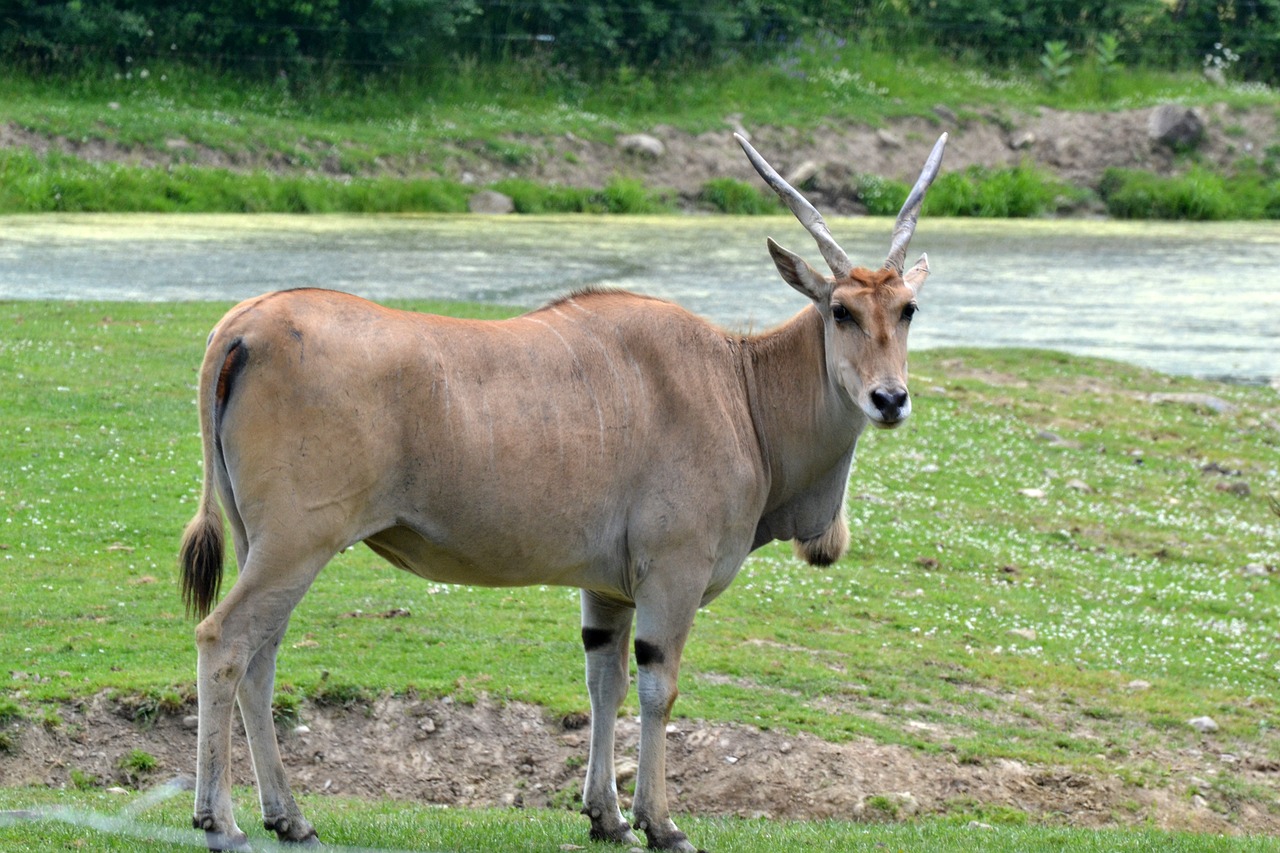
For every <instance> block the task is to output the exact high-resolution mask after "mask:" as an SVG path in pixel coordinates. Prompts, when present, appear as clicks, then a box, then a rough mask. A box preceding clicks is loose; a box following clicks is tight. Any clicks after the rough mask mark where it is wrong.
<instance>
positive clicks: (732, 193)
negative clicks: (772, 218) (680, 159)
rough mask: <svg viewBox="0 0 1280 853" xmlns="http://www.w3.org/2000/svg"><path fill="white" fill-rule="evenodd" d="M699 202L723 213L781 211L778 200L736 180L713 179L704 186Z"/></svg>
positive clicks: (699, 195)
mask: <svg viewBox="0 0 1280 853" xmlns="http://www.w3.org/2000/svg"><path fill="white" fill-rule="evenodd" d="M698 201H700V202H702V203H703V204H709V205H711V206H712V207H714V208H715V209H716V210H718V211H720V212H721V213H732V214H740V215H748V216H753V215H759V214H766V213H777V212H778V211H779V210H781V207H780V203H779V201H778V199H777V198H776V197H775V196H773V195H772V194H768V195H766V194H765V193H763V192H761V191H760V190H758V189H756V188H755V187H754V186H752V185H751V184H747V183H743V182H742V181H739V180H735V179H734V178H712V179H711V180H709V181H707V182H706V183H705V184H703V185H702V189H701V190H699V192H698Z"/></svg>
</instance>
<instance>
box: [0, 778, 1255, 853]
mask: <svg viewBox="0 0 1280 853" xmlns="http://www.w3.org/2000/svg"><path fill="white" fill-rule="evenodd" d="M146 797H147V795H146V794H142V795H137V796H134V795H128V794H111V793H106V792H103V791H100V790H99V791H78V792H50V791H47V790H37V789H0V847H3V848H4V849H14V850H21V849H92V850H101V851H113V853H114V851H119V853H134V851H157V850H171V849H172V850H179V849H191V847H192V846H194V845H199V844H201V843H202V841H203V838H202V836H203V833H196V832H194V831H192V830H186V829H179V828H178V827H184V826H186V825H188V824H189V821H190V803H189V801H188V797H187V796H186V795H182V796H176V797H170V798H168V799H160V800H159V801H158V802H150V801H149V800H147V799H146ZM236 797H237V799H238V800H240V801H247V800H250V799H252V795H251V794H250V792H248V791H237V792H236ZM300 804H301V806H302V808H303V810H304V811H305V812H306V813H307V814H308V815H310V816H311V817H312V819H313V820H315V821H317V822H318V823H319V824H320V825H322V826H323V827H324V828H325V842H326V845H331V846H334V847H336V849H337V850H344V849H351V848H356V849H361V850H371V849H376V850H386V851H395V850H432V851H480V850H484V851H494V852H495V853H499V851H501V853H506V851H511V852H512V853H517V851H530V853H535V852H536V853H557V851H562V850H570V849H582V850H587V851H599V853H605V851H616V850H619V849H622V848H619V847H616V846H614V845H610V844H603V843H593V842H589V841H587V840H586V831H585V825H584V822H583V819H582V818H581V817H580V816H579V815H576V814H574V813H573V812H571V811H568V810H520V809H513V810H499V809H450V808H437V807H424V806H421V805H419V804H414V803H403V802H395V801H382V802H370V801H367V800H358V799H353V798H346V797H333V796H305V797H301V798H300ZM41 808H47V809H50V810H51V812H50V813H49V815H48V818H47V819H42V820H33V819H30V818H20V819H13V818H10V817H6V815H5V812H4V811H3V810H7V809H14V810H17V809H21V810H25V812H26V813H28V814H30V813H32V812H35V811H37V810H38V809H41ZM677 820H678V822H679V825H680V826H681V828H682V829H684V830H686V831H687V832H688V833H689V834H690V835H691V836H692V837H694V838H697V839H698V841H699V843H700V844H703V845H705V846H706V847H707V848H708V849H710V850H719V851H734V853H775V851H778V850H790V851H796V853H805V851H813V852H814V853H823V851H848V853H862V851H867V853H875V852H876V851H884V850H889V851H908V850H929V851H931V853H952V851H954V853H969V851H972V850H973V849H975V847H977V848H978V849H981V850H983V851H984V853H1042V851H1043V853H1048V852H1049V851H1061V850H1071V851H1076V852H1077V853H1091V851H1097V853H1236V851H1239V853H1245V851H1248V853H1254V851H1257V853H1266V851H1275V850H1280V841H1276V840H1275V839H1270V838H1265V837H1261V836H1253V837H1247V836H1246V837H1236V838H1232V837H1224V836H1208V835H1196V834H1193V833H1181V832H1162V831H1159V830H1155V829H1137V830H1124V831H1120V830H1101V831H1095V830H1082V829H1066V828H1060V827H1038V826H1020V825H1009V824H999V823H994V824H993V823H986V822H985V821H980V823H982V824H983V825H981V826H975V825H973V824H972V822H971V819H970V818H968V817H965V818H954V819H947V820H934V819H930V820H921V821H916V822H910V823H898V824H883V823H852V822H847V821H837V820H822V821H804V822H801V821H779V820H747V819H741V818H699V817H692V816H687V817H680V816H677ZM244 824H245V828H246V831H247V832H248V833H249V839H250V842H251V843H252V844H254V845H255V849H264V848H265V849H270V850H274V849H284V848H277V847H275V846H273V845H271V842H272V837H271V836H270V835H269V834H268V833H266V832H265V831H264V830H263V829H262V827H261V826H258V825H256V824H257V821H252V822H250V821H245V822H244ZM570 845H573V846H570Z"/></svg>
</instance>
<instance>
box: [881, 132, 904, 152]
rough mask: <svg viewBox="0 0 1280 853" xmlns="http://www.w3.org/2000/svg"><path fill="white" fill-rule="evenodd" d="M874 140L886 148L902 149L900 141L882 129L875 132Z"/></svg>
mask: <svg viewBox="0 0 1280 853" xmlns="http://www.w3.org/2000/svg"><path fill="white" fill-rule="evenodd" d="M876 139H877V140H879V142H880V144H881V145H883V146H884V147H886V148H901V147H902V140H901V139H899V138H898V137H897V136H896V135H894V134H893V133H891V132H890V131H888V130H885V129H884V128H883V127H882V128H880V129H879V130H877V131H876Z"/></svg>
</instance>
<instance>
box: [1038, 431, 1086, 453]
mask: <svg viewBox="0 0 1280 853" xmlns="http://www.w3.org/2000/svg"><path fill="white" fill-rule="evenodd" d="M1036 438H1038V439H1040V440H1041V441H1047V442H1049V444H1051V445H1053V446H1054V447H1065V448H1068V449H1071V450H1079V449H1080V448H1081V447H1082V446H1083V445H1081V444H1080V442H1078V441H1072V440H1071V439H1069V438H1063V437H1062V436H1060V435H1058V434H1057V433H1056V432H1054V431H1053V430H1048V429H1042V430H1040V431H1039V432H1038V433H1036Z"/></svg>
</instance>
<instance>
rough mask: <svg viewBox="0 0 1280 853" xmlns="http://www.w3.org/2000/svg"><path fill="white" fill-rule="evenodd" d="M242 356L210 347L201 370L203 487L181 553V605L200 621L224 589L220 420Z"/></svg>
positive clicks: (235, 347) (238, 350)
mask: <svg viewBox="0 0 1280 853" xmlns="http://www.w3.org/2000/svg"><path fill="white" fill-rule="evenodd" d="M211 343H212V340H211ZM244 355H245V352H244V348H243V347H242V346H241V341H240V340H239V339H237V340H235V341H233V342H232V344H231V347H230V349H229V351H227V352H224V353H222V358H217V357H215V356H214V351H213V349H212V347H211V348H210V351H209V352H208V353H207V354H206V356H205V360H204V365H203V366H202V367H201V370H200V392H199V393H200V441H201V444H202V450H203V456H204V483H203V485H202V486H201V489H200V505H199V506H198V507H197V508H196V514H195V517H194V518H192V519H191V521H190V522H189V523H188V524H187V527H186V530H184V531H183V533H182V545H181V548H180V549H179V552H178V555H179V556H178V559H179V562H180V564H181V566H182V600H183V602H184V603H185V604H186V608H187V615H188V616H191V617H194V618H196V619H203V618H204V617H206V616H208V615H209V611H210V610H212V609H213V605H214V603H215V602H216V601H217V600H218V592H219V591H220V590H221V588H222V562H223V553H224V552H225V550H226V531H225V528H224V527H223V523H222V509H221V507H220V506H219V504H218V495H217V478H218V475H219V474H220V473H221V474H223V475H224V476H225V471H223V470H222V467H223V460H222V454H221V452H220V449H219V447H218V420H219V418H218V415H219V414H220V413H221V411H222V409H223V408H224V406H225V403H226V401H227V398H228V396H229V394H230V391H231V384H232V381H233V380H234V379H235V376H236V374H237V373H238V372H239V370H240V368H241V367H243V364H244Z"/></svg>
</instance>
